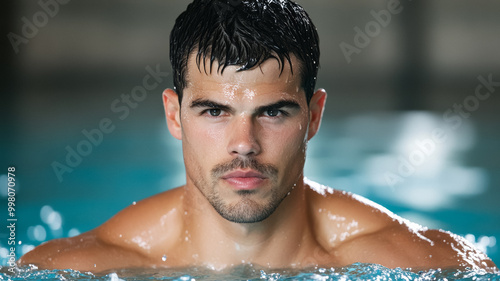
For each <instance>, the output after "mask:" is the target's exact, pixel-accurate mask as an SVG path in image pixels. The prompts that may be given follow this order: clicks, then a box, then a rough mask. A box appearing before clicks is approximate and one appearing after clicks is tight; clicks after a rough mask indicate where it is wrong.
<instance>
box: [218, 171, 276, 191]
mask: <svg viewBox="0 0 500 281" xmlns="http://www.w3.org/2000/svg"><path fill="white" fill-rule="evenodd" d="M222 179H223V180H224V181H226V182H227V183H229V184H230V185H231V186H232V187H233V188H235V189H239V190H251V189H256V188H258V187H259V186H260V185H261V184H262V183H263V182H264V181H265V180H266V179H267V177H265V176H264V175H263V174H261V173H259V172H256V171H234V172H230V173H228V174H225V175H224V176H222Z"/></svg>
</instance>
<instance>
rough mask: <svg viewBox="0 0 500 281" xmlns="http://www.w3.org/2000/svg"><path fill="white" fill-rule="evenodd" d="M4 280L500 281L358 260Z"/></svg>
mask: <svg viewBox="0 0 500 281" xmlns="http://www.w3.org/2000/svg"><path fill="white" fill-rule="evenodd" d="M1 271H2V273H1V275H0V279H5V280H7V279H8V280H40V279H48V280H109V281H120V280H183V281H190V280H500V274H492V273H486V272H483V271H459V270H441V269H435V270H428V271H420V272H412V271H409V270H403V269H400V268H397V269H388V268H385V267H383V266H380V265H376V264H362V263H356V264H353V265H350V266H347V267H341V268H311V269H307V270H300V271H298V270H292V269H288V270H287V269H282V270H264V269H259V268H254V266H252V265H244V266H237V267H234V268H231V269H228V270H225V271H221V272H213V271H210V270H208V269H200V268H183V269H176V270H165V269H164V270H158V269H128V270H119V271H113V272H110V273H103V274H101V275H95V274H92V273H90V272H79V271H74V270H69V269H68V270H34V269H31V268H26V269H20V270H18V272H17V273H16V274H14V275H11V274H6V273H4V270H3V269H2V270H1Z"/></svg>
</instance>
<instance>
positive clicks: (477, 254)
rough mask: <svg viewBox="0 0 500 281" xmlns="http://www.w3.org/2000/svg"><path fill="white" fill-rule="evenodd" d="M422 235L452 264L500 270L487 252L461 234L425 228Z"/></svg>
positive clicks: (461, 266) (437, 252) (438, 253)
mask: <svg viewBox="0 0 500 281" xmlns="http://www.w3.org/2000/svg"><path fill="white" fill-rule="evenodd" d="M422 235H424V236H425V237H427V238H428V239H429V240H431V241H432V242H433V244H434V247H435V248H434V249H432V250H433V252H435V253H436V254H437V255H439V256H440V257H441V258H443V259H446V260H448V263H449V264H450V265H451V266H458V267H459V268H470V269H472V270H476V269H485V270H487V271H491V272H493V271H495V270H498V268H497V267H496V265H495V263H494V262H493V261H492V260H491V259H490V258H488V256H487V255H486V254H485V253H483V252H481V251H479V250H478V249H477V248H476V247H475V246H474V245H472V243H470V242H469V241H467V240H466V239H465V238H463V237H461V236H459V235H456V234H453V233H451V232H448V231H443V230H436V229H431V230H424V231H422Z"/></svg>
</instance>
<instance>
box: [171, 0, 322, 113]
mask: <svg viewBox="0 0 500 281" xmlns="http://www.w3.org/2000/svg"><path fill="white" fill-rule="evenodd" d="M193 52H196V62H197V65H198V69H200V71H201V68H200V64H201V63H203V65H204V68H205V71H206V67H205V60H206V59H207V58H208V59H210V68H209V69H210V71H211V70H212V65H213V63H214V62H216V63H217V64H218V70H217V71H218V72H219V71H220V73H222V72H223V71H224V69H225V68H226V67H227V66H229V65H237V66H241V67H240V68H239V69H238V71H244V70H248V69H253V68H254V67H257V66H259V65H260V64H262V63H263V62H264V61H266V60H267V59H269V58H275V59H277V60H278V62H279V63H280V68H281V71H283V68H284V64H285V63H289V64H290V67H292V63H291V60H290V54H293V55H294V56H295V57H296V58H297V59H298V60H299V62H300V68H299V69H298V71H297V70H295V71H296V72H297V73H300V75H301V80H302V88H303V89H304V91H305V93H306V98H307V102H308V103H309V101H310V99H311V97H312V95H313V92H314V87H315V85H316V76H317V73H318V68H319V53H320V52H319V37H318V33H317V31H316V27H315V26H314V24H313V23H312V21H311V19H310V18H309V15H308V14H307V13H306V11H305V10H304V9H303V8H302V7H301V6H299V5H298V4H296V3H294V2H292V1H288V0H194V1H193V2H192V3H191V4H189V5H188V7H187V9H186V11H184V12H183V13H182V14H181V15H180V16H179V17H178V18H177V20H176V21H175V25H174V27H173V29H172V32H171V34H170V62H171V63H172V69H173V72H174V86H175V90H176V92H177V94H178V95H179V101H181V100H182V91H183V89H184V88H185V87H186V72H187V62H188V59H189V57H190V55H191V54H193ZM293 71H294V69H292V73H293Z"/></svg>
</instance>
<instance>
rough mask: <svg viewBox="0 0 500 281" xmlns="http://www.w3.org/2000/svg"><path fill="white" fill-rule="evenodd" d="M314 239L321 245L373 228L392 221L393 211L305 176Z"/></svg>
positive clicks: (328, 245) (335, 243)
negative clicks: (314, 234)
mask: <svg viewBox="0 0 500 281" xmlns="http://www.w3.org/2000/svg"><path fill="white" fill-rule="evenodd" d="M305 183H306V184H307V186H309V190H308V201H309V212H310V214H311V217H312V220H313V224H314V226H313V227H314V229H315V232H316V233H317V237H316V238H317V239H318V241H319V242H320V244H321V245H322V246H323V247H324V248H325V249H333V248H335V247H337V246H338V245H340V244H342V243H345V242H346V241H349V240H352V239H354V238H356V237H358V236H362V235H366V234H368V233H374V232H377V231H379V230H381V229H383V228H385V227H387V226H389V225H391V224H392V223H393V221H394V214H392V213H391V212H390V211H388V210H387V209H385V208H383V207H382V206H380V205H378V204H376V203H374V202H372V201H370V200H368V199H366V198H363V197H361V196H358V195H355V194H352V193H349V192H346V191H341V190H336V189H333V188H331V187H327V186H324V185H321V184H318V183H316V182H313V181H309V180H306V181H305Z"/></svg>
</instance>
